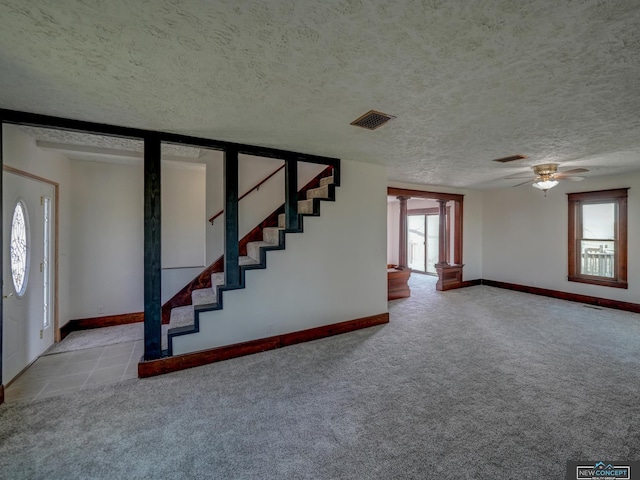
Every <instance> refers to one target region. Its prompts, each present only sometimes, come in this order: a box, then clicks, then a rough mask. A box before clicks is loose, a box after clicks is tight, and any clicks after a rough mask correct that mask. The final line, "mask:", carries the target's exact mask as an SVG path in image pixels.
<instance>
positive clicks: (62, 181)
mask: <svg viewBox="0 0 640 480" xmlns="http://www.w3.org/2000/svg"><path fill="white" fill-rule="evenodd" d="M2 134H3V161H4V163H5V164H6V165H9V166H12V167H14V168H17V169H19V170H22V171H25V172H28V173H31V174H33V175H37V176H39V177H43V178H46V179H48V180H50V181H53V182H56V183H58V184H59V188H60V190H59V192H60V198H59V205H58V209H59V218H58V228H59V234H60V237H59V239H58V255H59V256H58V262H59V263H58V268H59V277H58V315H59V326H61V327H62V326H63V325H64V324H66V323H67V322H68V321H69V320H70V319H71V317H70V305H69V301H70V294H71V292H72V290H71V288H70V258H71V245H70V238H71V228H70V224H71V218H70V203H71V195H70V182H71V168H70V162H69V160H68V159H67V158H66V157H65V156H63V155H60V154H58V153H55V152H51V151H45V150H42V149H40V148H38V147H37V146H36V143H35V140H34V139H33V137H31V136H29V135H27V134H25V133H24V132H22V131H21V130H20V128H19V127H17V126H13V125H3V126H2Z"/></svg>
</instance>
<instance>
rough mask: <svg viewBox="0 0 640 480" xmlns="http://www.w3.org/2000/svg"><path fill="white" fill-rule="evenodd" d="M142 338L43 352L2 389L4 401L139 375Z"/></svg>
mask: <svg viewBox="0 0 640 480" xmlns="http://www.w3.org/2000/svg"><path fill="white" fill-rule="evenodd" d="M143 351H144V341H143V340H137V341H133V342H126V343H117V344H115V345H107V346H102V347H94V348H87V349H85V350H76V351H74V352H66V353H58V354H55V355H45V356H42V357H40V358H38V360H36V361H35V362H34V363H33V364H32V365H31V366H30V367H29V368H28V369H27V370H25V371H24V372H23V373H22V374H21V375H20V376H19V377H18V378H16V379H15V380H14V381H13V382H12V383H11V384H10V385H9V387H8V388H7V389H6V390H5V402H7V403H9V402H14V401H21V402H25V401H26V402H30V401H33V400H39V399H41V398H46V397H51V396H54V395H62V394H65V393H70V392H77V391H78V390H83V389H85V388H90V387H93V386H96V385H105V384H108V383H116V382H121V381H123V380H127V379H130V378H136V377H137V376H138V361H139V360H140V357H141V356H142V354H143Z"/></svg>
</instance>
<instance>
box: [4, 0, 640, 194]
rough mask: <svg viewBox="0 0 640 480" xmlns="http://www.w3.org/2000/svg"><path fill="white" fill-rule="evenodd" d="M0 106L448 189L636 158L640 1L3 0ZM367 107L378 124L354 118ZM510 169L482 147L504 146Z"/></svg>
mask: <svg viewBox="0 0 640 480" xmlns="http://www.w3.org/2000/svg"><path fill="white" fill-rule="evenodd" d="M0 107H3V108H9V109H16V110H24V111H30V112H37V113H44V114H50V115H57V116H62V117H70V118H75V119H82V120H90V121H96V122H101V123H111V124H117V125H125V126H132V127H139V128H147V129H154V130H163V131H168V132H176V133H183V134H190V135H197V136H202V137H207V138H215V139H220V140H229V141H236V142H242V143H249V144H255V145H265V146H272V147H277V148H283V149H289V150H295V151H300V152H306V153H313V154H320V155H329V156H337V157H341V158H345V159H350V160H357V161H363V162H371V163H376V164H384V165H387V166H388V176H389V178H390V179H391V180H401V181H408V182H413V183H428V184H434V185H447V186H455V187H479V188H482V187H489V186H505V185H510V184H513V183H517V182H514V181H513V180H511V181H507V180H499V181H492V180H493V179H496V178H501V177H504V176H508V175H512V174H514V173H517V172H520V171H528V168H529V166H531V165H534V164H539V163H546V162H551V161H553V162H559V163H560V164H561V165H562V167H565V168H575V167H585V168H588V169H589V170H590V172H589V173H588V174H587V175H603V174H607V173H622V172H627V171H631V170H640V2H638V1H631V0H606V1H605V0H583V1H568V0H528V1H526V2H517V1H513V0H474V1H468V0H446V1H437V0H432V1H426V0H425V1H408V0H397V1H393V2H389V1H387V0H371V1H356V0H352V1H338V0H323V1H321V2H313V1H304V2H303V1H294V0H269V1H268V2H265V1H259V0H256V1H238V0H216V1H209V0H184V1H177V0H153V1H150V0H147V1H142V0H138V1H131V0H109V1H101V0H77V1H72V0H50V1H45V0H29V1H25V0H3V1H2V2H0ZM370 109H375V110H380V111H382V112H385V113H389V114H391V115H395V116H397V119H395V120H393V121H391V122H389V123H388V124H387V125H385V126H383V127H381V128H380V129H378V130H375V131H366V130H363V129H360V128H357V127H354V126H350V125H349V122H351V121H352V120H354V119H356V118H357V117H358V116H360V115H361V114H363V113H364V112H366V111H367V110H370ZM518 153H521V154H525V155H528V156H529V158H528V159H527V160H525V161H521V162H519V163H518V164H516V165H514V164H507V165H503V164H498V163H495V162H491V159H493V158H497V157H504V156H507V155H513V154H518Z"/></svg>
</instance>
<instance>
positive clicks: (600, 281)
mask: <svg viewBox="0 0 640 480" xmlns="http://www.w3.org/2000/svg"><path fill="white" fill-rule="evenodd" d="M567 280H569V281H570V282H578V283H588V284H591V285H599V286H601V287H613V288H624V289H628V288H629V284H628V283H627V282H625V281H618V280H609V279H606V278H602V277H578V276H575V275H569V276H568V277H567Z"/></svg>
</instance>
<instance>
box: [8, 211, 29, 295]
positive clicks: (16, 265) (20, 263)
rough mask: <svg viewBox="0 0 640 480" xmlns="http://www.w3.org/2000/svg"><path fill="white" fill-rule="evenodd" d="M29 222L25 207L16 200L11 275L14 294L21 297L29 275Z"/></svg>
mask: <svg viewBox="0 0 640 480" xmlns="http://www.w3.org/2000/svg"><path fill="white" fill-rule="evenodd" d="M28 229H29V224H28V219H27V209H26V207H25V205H24V203H22V201H20V200H18V202H17V203H16V207H15V208H14V210H13V219H12V220H11V246H10V250H9V251H10V255H11V277H12V278H13V286H14V288H15V290H16V294H17V295H18V296H19V297H21V296H22V295H24V292H25V290H26V289H27V280H28V278H27V277H28V275H29V234H28Z"/></svg>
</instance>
